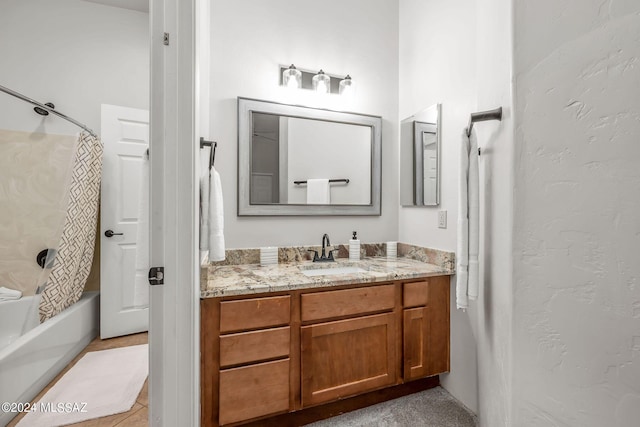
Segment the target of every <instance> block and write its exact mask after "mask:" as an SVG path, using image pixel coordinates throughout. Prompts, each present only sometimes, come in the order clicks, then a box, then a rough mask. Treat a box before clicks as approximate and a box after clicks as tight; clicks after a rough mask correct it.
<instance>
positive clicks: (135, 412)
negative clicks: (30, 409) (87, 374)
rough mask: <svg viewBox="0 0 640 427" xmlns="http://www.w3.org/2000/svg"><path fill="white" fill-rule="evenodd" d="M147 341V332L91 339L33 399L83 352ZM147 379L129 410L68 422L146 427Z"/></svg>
mask: <svg viewBox="0 0 640 427" xmlns="http://www.w3.org/2000/svg"><path fill="white" fill-rule="evenodd" d="M147 342H148V337H147V333H146V332H145V333H142V334H135V335H127V336H124V337H118V338H110V339H106V340H101V339H100V338H96V339H95V340H93V341H91V343H89V345H88V346H87V348H85V349H84V350H82V353H80V354H79V355H78V356H77V357H76V358H75V359H73V360H72V361H71V363H70V364H69V365H68V366H67V367H66V368H65V369H64V371H62V372H61V373H60V374H58V376H57V377H55V378H54V379H53V381H51V382H50V383H49V384H48V385H47V386H46V387H45V388H44V390H42V391H41V392H40V394H38V396H36V398H35V399H33V400H34V401H38V400H39V399H40V398H41V397H42V396H44V394H45V393H46V392H47V391H48V390H49V389H50V388H51V387H53V385H54V384H55V383H56V382H57V381H58V380H59V379H60V378H61V377H62V376H63V375H64V374H65V372H67V371H68V370H69V369H71V367H72V366H73V365H75V364H76V362H77V361H78V360H80V358H81V357H82V356H84V355H85V353H88V352H90V351H100V350H108V349H110V348H119V347H128V346H131V345H139V344H146V343H147ZM147 384H148V380H147V381H145V382H144V386H142V390H141V391H140V394H139V395H138V399H136V403H134V404H133V407H132V408H131V409H130V410H129V412H124V413H122V414H116V415H110V416H108V417H102V418H94V419H92V420H88V421H83V422H81V423H77V424H70V426H72V427H115V426H117V427H147V425H148V418H149V412H148V406H149V396H148V389H147ZM23 416H24V414H21V415H18V416H17V417H16V418H14V419H13V420H12V421H11V422H10V423H9V424H7V427H14V426H15V425H16V424H17V423H18V421H19V420H20V419H21V418H22V417H23Z"/></svg>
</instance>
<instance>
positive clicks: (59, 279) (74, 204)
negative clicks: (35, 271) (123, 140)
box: [40, 132, 102, 322]
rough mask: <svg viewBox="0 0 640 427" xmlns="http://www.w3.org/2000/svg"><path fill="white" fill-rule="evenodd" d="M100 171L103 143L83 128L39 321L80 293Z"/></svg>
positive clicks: (88, 256)
mask: <svg viewBox="0 0 640 427" xmlns="http://www.w3.org/2000/svg"><path fill="white" fill-rule="evenodd" d="M101 174H102V143H101V142H100V140H99V139H98V138H96V137H94V136H91V135H90V134H88V133H85V132H83V133H81V134H80V136H79V138H78V149H77V154H76V160H75V163H74V165H73V172H72V177H71V187H70V190H69V206H68V208H67V214H66V217H65V222H64V228H63V231H62V237H61V239H60V246H59V248H58V253H57V255H56V258H55V263H54V266H53V269H52V270H51V274H50V275H49V279H48V281H47V284H46V287H45V289H44V291H43V292H42V299H41V300H40V321H41V322H44V321H45V320H47V319H50V318H52V317H53V316H55V315H56V314H58V313H60V312H61V311H63V310H64V309H66V308H67V307H70V306H71V305H73V304H75V303H76V302H78V300H79V299H80V297H81V296H82V292H83V290H84V285H85V283H86V281H87V278H88V277H89V272H90V270H91V263H92V261H93V247H94V243H95V238H96V223H97V219H98V204H99V200H100V196H99V195H100V178H101Z"/></svg>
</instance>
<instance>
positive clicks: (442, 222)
mask: <svg viewBox="0 0 640 427" xmlns="http://www.w3.org/2000/svg"><path fill="white" fill-rule="evenodd" d="M438 228H447V211H438Z"/></svg>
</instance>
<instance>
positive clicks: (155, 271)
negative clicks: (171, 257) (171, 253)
mask: <svg viewBox="0 0 640 427" xmlns="http://www.w3.org/2000/svg"><path fill="white" fill-rule="evenodd" d="M149 284H150V285H151V286H155V285H164V267H151V268H150V269H149Z"/></svg>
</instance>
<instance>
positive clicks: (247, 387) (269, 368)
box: [220, 359, 289, 425]
mask: <svg viewBox="0 0 640 427" xmlns="http://www.w3.org/2000/svg"><path fill="white" fill-rule="evenodd" d="M288 410H289V359H284V360H278V361H275V362H267V363H260V364H257V365H249V366H244V367H242V368H234V369H225V370H222V371H220V425H225V424H229V423H234V422H238V421H244V420H249V419H252V418H257V417H262V416H265V415H270V414H276V413H279V412H286V411H288Z"/></svg>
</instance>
